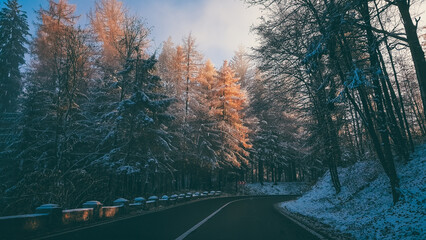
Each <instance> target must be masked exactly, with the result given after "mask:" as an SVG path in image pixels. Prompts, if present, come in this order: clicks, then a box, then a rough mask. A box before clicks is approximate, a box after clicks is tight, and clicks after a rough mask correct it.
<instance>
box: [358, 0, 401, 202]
mask: <svg viewBox="0 0 426 240" xmlns="http://www.w3.org/2000/svg"><path fill="white" fill-rule="evenodd" d="M360 13H361V15H362V18H363V21H364V22H365V24H366V33H367V41H368V51H369V60H370V71H371V77H372V82H373V85H374V95H375V96H374V100H375V102H376V107H377V113H378V118H377V123H378V131H379V133H380V136H381V140H382V145H383V150H384V157H385V158H384V159H381V160H382V165H383V168H384V169H385V172H386V174H387V175H388V177H389V180H390V183H391V188H392V197H393V201H394V203H396V202H397V201H398V200H399V196H400V194H399V191H398V188H399V179H398V176H397V174H396V169H395V164H394V161H393V156H392V151H391V147H390V142H389V133H388V128H387V118H386V114H385V110H384V107H383V102H382V99H383V93H382V91H381V87H380V82H379V76H378V74H377V72H378V69H379V60H378V57H377V52H376V47H377V41H376V39H375V37H374V34H373V31H372V28H371V23H370V13H369V10H368V0H365V1H364V2H363V3H362V4H361V6H360ZM380 148H381V147H380Z"/></svg>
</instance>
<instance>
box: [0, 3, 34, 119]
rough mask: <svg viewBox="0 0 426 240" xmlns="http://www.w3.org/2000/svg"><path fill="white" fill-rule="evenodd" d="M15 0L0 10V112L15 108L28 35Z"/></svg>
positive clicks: (25, 23)
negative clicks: (20, 68)
mask: <svg viewBox="0 0 426 240" xmlns="http://www.w3.org/2000/svg"><path fill="white" fill-rule="evenodd" d="M21 7H22V6H21V5H19V4H18V1H17V0H8V1H7V2H6V3H5V7H4V8H2V10H1V11H0V112H4V111H13V110H14V109H16V100H17V97H18V95H19V94H20V92H21V72H20V70H19V67H20V66H21V65H22V64H24V63H25V59H24V55H25V53H27V48H26V47H25V45H26V44H28V40H27V39H26V37H27V36H29V33H28V30H29V29H28V22H27V15H26V13H25V11H22V10H21Z"/></svg>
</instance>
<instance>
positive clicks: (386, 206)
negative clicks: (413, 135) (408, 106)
mask: <svg viewBox="0 0 426 240" xmlns="http://www.w3.org/2000/svg"><path fill="white" fill-rule="evenodd" d="M397 170H398V175H399V177H400V187H401V188H400V190H401V192H402V194H403V196H402V198H401V200H400V201H399V202H398V203H397V204H396V205H395V206H394V205H393V203H392V195H391V192H390V185H389V181H388V178H387V177H386V175H385V174H384V172H383V170H382V168H381V166H380V165H379V163H377V161H366V162H359V163H356V164H355V165H354V166H351V167H349V168H344V169H339V177H340V180H341V183H342V191H341V193H339V194H337V195H336V194H335V191H334V189H333V186H332V183H331V180H330V175H329V174H328V173H327V174H325V176H324V177H323V178H321V179H320V180H319V181H318V182H317V184H316V185H315V186H314V187H313V188H312V190H311V191H309V192H307V193H306V194H305V195H303V196H302V197H301V198H299V199H298V200H295V201H291V202H285V203H281V207H283V208H285V209H287V210H289V211H291V212H296V213H299V214H302V215H305V216H309V217H312V218H314V219H316V220H318V221H320V222H323V223H325V224H328V225H331V226H333V227H334V228H335V229H337V230H340V231H342V232H345V233H350V234H352V235H353V236H354V237H355V238H356V239H426V233H425V228H426V217H425V216H426V208H425V206H426V196H425V188H426V184H425V183H426V181H425V180H426V171H425V170H426V144H425V145H422V146H420V147H418V148H417V149H416V152H415V153H414V154H413V155H412V159H411V161H410V162H408V163H407V164H399V165H398V166H397Z"/></svg>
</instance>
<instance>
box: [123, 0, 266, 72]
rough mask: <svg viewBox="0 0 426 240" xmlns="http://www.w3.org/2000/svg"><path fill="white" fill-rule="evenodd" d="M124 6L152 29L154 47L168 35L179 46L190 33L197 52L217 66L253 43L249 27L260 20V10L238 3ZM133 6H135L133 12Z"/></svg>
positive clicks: (162, 1) (203, 0) (163, 0)
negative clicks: (196, 46) (193, 38)
mask: <svg viewBox="0 0 426 240" xmlns="http://www.w3.org/2000/svg"><path fill="white" fill-rule="evenodd" d="M126 4H127V6H132V7H131V8H130V9H131V10H132V11H134V12H135V13H138V15H140V16H141V17H144V18H146V20H147V22H148V24H149V25H152V26H153V27H154V28H153V32H152V33H153V37H154V38H155V39H154V40H155V41H154V45H155V46H154V47H160V45H161V42H162V41H164V40H166V39H167V38H168V36H172V38H173V41H174V42H175V43H176V44H179V43H181V39H182V38H183V37H184V36H187V35H188V34H189V33H190V32H191V33H192V35H193V36H194V37H195V38H196V42H197V45H198V49H199V50H200V51H201V52H203V54H204V55H205V56H206V58H210V59H212V61H213V63H215V64H216V65H218V66H220V65H221V64H222V61H223V60H227V59H230V58H231V57H232V56H233V53H234V51H235V50H237V49H238V47H239V46H240V45H243V46H245V47H251V46H253V45H254V44H255V43H256V41H255V36H254V34H253V33H250V26H251V25H252V24H254V23H255V22H256V19H257V18H258V17H260V11H259V10H258V9H256V8H247V5H245V4H244V3H243V1H241V0H198V1H196V0H192V1H189V0H186V1H182V0H180V1H177V0H174V1H173V0H156V1H155V0H154V1H142V2H139V1H138V2H137V3H136V2H135V1H130V0H128V1H126ZM134 5H137V7H136V8H134V9H133V6H134Z"/></svg>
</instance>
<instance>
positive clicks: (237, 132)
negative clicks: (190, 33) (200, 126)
mask: <svg viewBox="0 0 426 240" xmlns="http://www.w3.org/2000/svg"><path fill="white" fill-rule="evenodd" d="M238 80H239V79H238V78H236V77H235V73H234V72H233V71H232V69H231V68H230V67H229V65H228V62H227V61H225V62H224V63H223V66H222V68H221V69H220V70H219V71H218V76H217V78H216V80H215V82H214V84H213V87H212V90H213V94H214V97H213V99H212V101H211V111H212V115H213V116H214V118H215V119H216V121H217V122H218V123H217V129H218V130H219V131H220V138H221V142H222V146H221V149H220V150H219V151H218V155H219V156H220V158H221V163H222V164H223V166H228V167H229V166H233V167H241V166H242V165H243V166H244V165H247V164H248V159H247V157H248V152H247V151H246V149H247V148H250V147H251V145H250V144H249V140H248V136H247V135H248V129H247V127H246V126H244V123H243V120H242V116H241V111H242V110H243V104H244V101H245V95H244V93H243V92H242V91H241V89H240V85H239V84H238Z"/></svg>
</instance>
